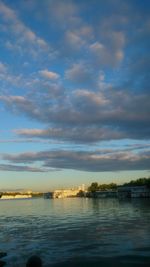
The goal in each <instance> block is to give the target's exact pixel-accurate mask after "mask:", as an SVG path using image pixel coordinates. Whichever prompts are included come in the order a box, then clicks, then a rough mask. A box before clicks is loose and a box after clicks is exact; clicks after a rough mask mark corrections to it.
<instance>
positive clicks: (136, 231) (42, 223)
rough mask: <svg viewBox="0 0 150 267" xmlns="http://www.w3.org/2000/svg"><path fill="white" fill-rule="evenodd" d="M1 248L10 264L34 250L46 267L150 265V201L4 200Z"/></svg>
mask: <svg viewBox="0 0 150 267" xmlns="http://www.w3.org/2000/svg"><path fill="white" fill-rule="evenodd" d="M0 250H3V251H6V252H7V253H8V256H7V257H6V261H7V266H9V267H21V266H25V262H26V260H27V258H28V257H29V256H31V255H32V254H38V255H40V256H41V258H42V259H43V262H44V266H45V267H46V266H51V265H54V266H149V263H150V200H149V199H140V200H137V199H135V200H129V201H128V200H127V201H119V200H118V199H80V198H79V199H76V198H74V199H53V200H46V199H26V200H4V201H2V200H1V201H0Z"/></svg>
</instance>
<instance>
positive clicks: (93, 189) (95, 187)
mask: <svg viewBox="0 0 150 267" xmlns="http://www.w3.org/2000/svg"><path fill="white" fill-rule="evenodd" d="M98 190H99V185H98V183H96V182H95V183H91V185H90V186H89V187H88V191H89V192H92V193H94V192H96V191H98Z"/></svg>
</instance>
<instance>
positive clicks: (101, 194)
mask: <svg viewBox="0 0 150 267" xmlns="http://www.w3.org/2000/svg"><path fill="white" fill-rule="evenodd" d="M86 196H87V197H93V198H112V197H117V196H118V194H117V191H116V190H98V191H95V192H88V193H87V194H86Z"/></svg>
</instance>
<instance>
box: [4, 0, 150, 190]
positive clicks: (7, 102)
mask: <svg viewBox="0 0 150 267" xmlns="http://www.w3.org/2000/svg"><path fill="white" fill-rule="evenodd" d="M149 13H150V3H149V1H147V0H143V1H140V0H132V1H129V0H125V1H124V0H115V1H112V0H105V1H99V0H93V1H91V0H86V1H85V0H80V1H78V0H76V1H75V0H74V1H73V0H45V1H40V0H30V1H25V0H22V1H19V0H14V1H10V0H5V1H4V0H3V1H2V0H0V121H1V127H0V189H5V188H6V189H7V188H8V189H15V188H26V189H33V190H48V189H50V188H64V187H71V186H78V185H80V184H82V183H84V184H86V185H88V184H90V183H91V182H93V181H98V182H99V183H105V182H107V183H108V182H112V181H114V182H117V183H123V182H125V181H129V180H130V179H136V178H139V177H144V176H145V177H148V176H149V170H150V142H149V141H150V104H149V103H150V90H149V84H150V78H149V68H150V56H149V47H150V18H149Z"/></svg>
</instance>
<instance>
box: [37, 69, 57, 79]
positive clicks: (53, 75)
mask: <svg viewBox="0 0 150 267" xmlns="http://www.w3.org/2000/svg"><path fill="white" fill-rule="evenodd" d="M39 74H40V75H41V76H42V77H43V78H46V79H50V80H57V79H58V78H59V74H58V73H56V72H53V71H49V70H47V69H45V70H40V71H39Z"/></svg>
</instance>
